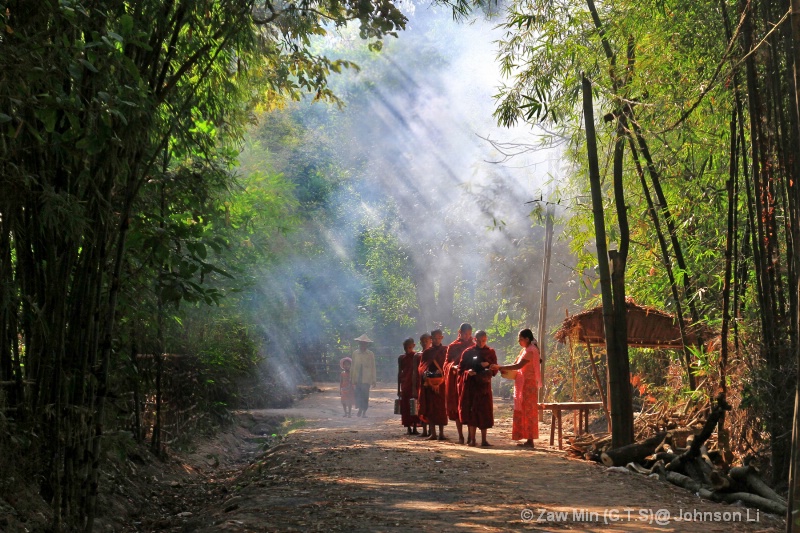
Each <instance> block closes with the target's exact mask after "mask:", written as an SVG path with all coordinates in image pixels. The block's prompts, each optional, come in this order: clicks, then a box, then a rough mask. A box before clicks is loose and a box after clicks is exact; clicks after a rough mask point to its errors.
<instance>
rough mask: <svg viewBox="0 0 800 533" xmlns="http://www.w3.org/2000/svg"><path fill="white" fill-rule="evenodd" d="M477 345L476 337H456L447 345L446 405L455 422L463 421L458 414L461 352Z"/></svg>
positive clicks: (450, 417)
mask: <svg viewBox="0 0 800 533" xmlns="http://www.w3.org/2000/svg"><path fill="white" fill-rule="evenodd" d="M472 346H475V339H473V338H472V337H470V338H469V340H463V339H460V338H459V339H456V340H454V341H453V342H451V343H450V345H449V346H448V347H447V355H446V357H445V358H446V362H445V364H444V375H445V376H447V379H446V380H445V387H444V393H445V398H446V399H445V406H446V407H447V418H449V419H450V420H453V421H455V422H461V418H460V417H459V415H458V396H459V394H458V392H459V389H460V388H461V381H460V378H461V374H459V372H458V363H459V361H461V354H463V353H464V351H465V350H466V349H467V348H470V347H472Z"/></svg>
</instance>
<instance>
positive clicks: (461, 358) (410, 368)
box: [398, 323, 540, 447]
mask: <svg viewBox="0 0 800 533" xmlns="http://www.w3.org/2000/svg"><path fill="white" fill-rule="evenodd" d="M519 338H520V345H521V346H522V348H523V350H522V352H520V356H519V357H518V358H517V361H515V363H514V364H512V365H506V366H500V365H498V363H497V354H496V353H495V351H494V349H492V348H491V347H489V346H488V345H487V340H488V336H487V334H486V332H485V331H482V330H481V331H478V332H477V333H476V334H475V336H474V337H473V336H472V326H471V325H470V324H466V323H465V324H461V326H460V327H459V330H458V338H457V339H456V340H455V341H453V342H452V343H450V344H449V345H447V346H445V345H443V344H442V340H443V339H444V334H443V333H442V331H441V330H439V329H436V330H433V331H431V332H430V333H424V334H423V335H422V336H421V337H420V339H419V341H420V344H421V345H422V350H421V351H416V350H415V347H416V343H415V341H414V339H412V338H409V339H406V340H405V341H404V342H403V349H404V353H403V355H401V356H400V358H399V359H398V367H399V369H398V396H399V398H400V415H401V421H402V424H403V426H405V427H406V428H407V431H408V434H410V435H420V433H419V431H418V430H417V428H418V426H421V427H422V433H421V436H422V437H427V438H428V439H430V440H437V439H438V440H446V438H445V435H444V426H446V425H448V423H449V421H452V422H455V425H456V430H457V431H458V442H459V443H460V444H464V443H465V439H464V426H467V437H466V444H467V445H468V446H477V442H476V437H477V432H478V430H479V429H480V432H481V446H491V444H490V443H489V441H488V440H487V439H486V433H487V430H488V429H489V428H491V427H493V426H494V404H493V398H492V378H493V377H494V376H495V375H496V374H497V373H498V371H504V372H511V373H513V374H514V376H515V377H514V379H515V404H514V419H513V429H512V439H514V440H523V439H524V441H525V442H523V443H522V444H521V445H523V446H530V447H533V441H534V439H536V438H538V437H539V427H538V426H539V424H538V406H537V404H536V402H537V399H538V398H537V396H538V387H539V385H540V384H539V363H540V361H539V352H538V347H537V346H536V341H535V339H534V338H533V334H532V333H531V331H530V330H529V329H525V330H522V331H521V332H520V336H519ZM528 363H535V364H528ZM517 389H519V390H517ZM518 400H519V401H518ZM414 402H416V404H417V409H416V413H414V412H413V411H414V410H413V407H412V406H413V403H414ZM437 426H438V433H437Z"/></svg>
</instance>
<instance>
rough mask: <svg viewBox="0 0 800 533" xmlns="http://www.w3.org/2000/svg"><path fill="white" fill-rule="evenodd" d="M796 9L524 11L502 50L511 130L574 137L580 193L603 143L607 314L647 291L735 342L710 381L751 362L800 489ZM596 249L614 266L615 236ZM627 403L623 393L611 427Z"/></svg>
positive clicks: (623, 355) (776, 463)
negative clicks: (522, 126)
mask: <svg viewBox="0 0 800 533" xmlns="http://www.w3.org/2000/svg"><path fill="white" fill-rule="evenodd" d="M794 4H795V5H790V2H789V1H788V0H785V1H768V0H753V1H746V0H742V1H738V2H726V1H724V0H723V1H719V2H718V1H710V2H699V3H697V2H692V3H687V2H681V1H653V2H649V1H648V2H625V1H623V2H613V3H605V2H604V3H599V4H595V2H594V1H593V0H585V1H584V0H576V1H574V2H573V1H568V0H567V1H543V2H538V1H518V2H515V3H513V5H512V7H511V14H510V15H509V17H508V19H507V21H506V23H505V28H506V30H507V33H506V38H505V39H504V41H503V42H502V43H501V63H502V65H503V68H504V69H505V72H506V74H507V75H508V76H509V78H510V80H511V82H510V83H509V84H508V85H507V86H506V87H504V88H503V90H502V92H501V94H500V97H499V98H500V100H499V106H498V111H497V116H498V118H499V120H500V121H501V122H503V123H506V124H512V123H514V122H516V121H518V120H526V121H529V122H532V123H541V122H543V123H546V124H548V125H549V127H550V128H553V129H554V130H556V131H558V132H559V133H561V134H563V135H566V136H567V137H570V138H572V139H573V145H572V150H573V152H572V153H573V161H574V168H573V175H574V176H575V178H574V180H573V181H572V183H571V184H570V185H568V186H566V187H565V189H567V190H572V191H573V195H581V194H585V192H584V191H586V190H587V189H588V186H587V185H588V184H587V182H586V179H585V176H586V175H587V167H586V166H585V165H586V161H587V156H586V148H585V147H584V146H585V143H589V144H590V147H589V148H590V150H589V155H588V162H589V163H590V164H589V168H588V170H589V172H588V174H589V175H590V176H593V177H594V180H595V181H596V183H597V184H598V186H601V187H602V191H600V190H598V193H600V196H597V197H595V200H596V201H595V203H594V207H595V209H597V203H598V202H601V206H600V207H601V211H600V216H601V219H600V221H599V223H600V227H601V228H602V227H605V228H608V231H609V235H608V240H609V241H610V242H611V243H616V247H617V257H616V259H614V258H612V257H611V256H610V255H609V260H611V262H612V264H613V266H614V268H613V271H612V273H610V274H606V277H607V278H609V280H608V281H609V282H610V283H609V284H610V286H612V287H613V298H614V300H613V302H608V303H607V302H606V296H605V294H604V302H603V303H604V307H608V308H609V310H610V312H609V314H612V315H613V314H614V310H615V309H619V307H620V306H619V304H620V302H624V297H625V296H626V295H627V296H630V295H633V296H634V297H635V298H636V299H637V300H638V301H646V302H651V303H653V304H654V305H658V306H666V307H668V308H670V309H671V310H673V311H674V312H675V313H676V315H677V316H678V318H679V320H680V325H681V332H682V335H683V337H684V340H686V338H687V337H686V332H687V330H688V329H689V328H691V327H695V326H697V325H698V324H707V325H711V326H713V328H714V329H715V330H716V331H718V332H721V337H720V340H719V343H718V344H717V348H716V350H715V352H716V353H718V355H714V356H713V357H714V358H715V359H714V365H715V370H714V372H715V373H716V376H715V377H714V379H713V380H712V382H713V384H712V386H711V387H710V388H711V389H712V390H715V392H716V391H717V390H718V391H721V392H723V393H724V392H726V390H727V388H728V387H729V386H730V377H729V375H728V371H729V367H730V364H731V362H732V361H737V362H742V361H747V363H748V372H747V379H748V380H749V385H748V386H750V387H751V388H750V389H749V391H748V394H749V395H750V396H749V397H750V399H751V400H754V402H755V403H756V404H758V405H759V417H760V420H761V422H762V423H763V429H764V430H765V432H766V433H767V434H768V435H769V449H770V451H771V467H772V472H773V481H774V482H776V483H778V484H782V483H785V482H786V480H787V479H788V477H789V470H790V462H791V461H792V454H793V453H794V454H795V456H794V465H795V466H794V469H795V470H794V475H793V476H792V481H793V483H792V485H793V489H794V491H795V492H796V490H797V481H796V480H797V473H798V472H797V471H796V468H797V466H796V465H797V455H796V453H797V434H796V432H797V424H796V422H795V423H794V432H795V433H794V442H795V444H794V445H792V431H793V429H792V428H793V412H795V411H796V408H795V397H796V389H797V376H798V265H800V262H798V259H800V255H799V254H798V252H800V250H798V246H797V242H798V241H797V239H798V237H800V211H798V208H800V189H799V188H798V179H799V178H800V166H799V165H798V162H797V155H798V153H800V150H799V149H800V144H798V143H799V142H800V137H799V136H798V105H797V94H798V92H797V87H798V86H797V75H798V68H797V67H798V61H800V6H798V5H796V2H794ZM581 80H583V82H584V86H586V84H588V87H589V88H590V93H589V94H588V98H589V108H588V111H592V110H593V109H594V110H595V112H596V113H597V116H598V117H602V121H598V125H597V130H598V131H597V135H598V142H597V144H598V147H597V150H596V151H594V150H592V147H591V143H593V140H592V139H587V138H586V136H587V135H589V133H588V132H589V130H590V129H594V128H589V124H587V125H586V131H587V133H586V134H584V133H583V132H582V120H584V119H585V120H591V119H590V115H589V113H588V112H585V111H587V108H586V107H585V105H586V98H582V94H584V93H585V91H584V92H582V91H581V86H582V81H581ZM581 102H583V107H581V105H582V104H581ZM582 109H583V111H584V112H585V113H584V114H583V116H582V113H581V110H582ZM600 110H602V111H600ZM590 141H591V142H590ZM598 152H599V154H598ZM593 158H596V159H597V160H596V161H595V163H594V168H592V164H591V162H592V159H593ZM601 180H603V183H600V182H601ZM603 203H604V204H605V208H606V209H605V214H604V215H603V211H602V207H603V205H602V204H603ZM577 204H578V209H579V210H580V205H581V201H580V200H578V202H577ZM583 212H584V213H585V215H584V216H583V217H581V216H577V217H575V219H574V223H573V227H572V232H573V236H574V235H584V238H583V239H576V241H575V246H574V249H575V250H576V252H577V253H579V254H580V253H583V254H584V265H585V266H586V267H591V266H592V265H594V264H596V261H597V255H596V256H595V257H594V258H592V254H593V253H594V252H595V248H594V245H592V240H593V239H594V238H595V237H597V238H598V239H604V240H605V237H604V236H602V234H601V233H595V232H594V231H593V230H591V229H590V228H592V227H598V226H597V220H596V221H595V225H594V226H592V225H591V222H590V220H591V218H589V213H590V211H589V209H588V206H587V207H586V208H584V209H583ZM595 216H597V212H596V211H595ZM603 217H604V219H605V220H603ZM597 244H598V246H597V248H596V250H597V254H598V255H599V257H600V259H599V262H600V263H601V265H602V264H603V263H604V262H605V261H604V259H603V257H605V252H604V251H603V250H601V248H605V243H597ZM600 244H603V245H604V246H603V247H601V246H600ZM612 247H613V246H612ZM581 250H584V251H583V252H581ZM590 252H591V253H590ZM615 274H616V276H618V277H619V276H622V277H623V280H616V281H615V280H614V279H613V278H614V276H615ZM600 276H601V278H602V277H603V272H602V269H601V271H600ZM602 283H603V280H602V279H601V284H602ZM609 291H611V287H609ZM609 297H610V292H609ZM622 307H624V305H623V306H622ZM614 316H615V317H616V319H617V323H616V326H614V322H613V320H612V321H607V322H606V331H607V335H608V332H609V325H611V326H614V327H616V328H617V330H618V331H622V332H624V331H625V328H624V325H623V326H622V327H621V328H620V322H619V319H620V318H624V311H623V313H622V317H620V314H619V313H617V314H616V315H614ZM622 324H624V322H623V323H622ZM684 344H685V345H686V344H687V343H684ZM689 346H690V343H689ZM615 353H616V357H613V356H614V355H615ZM627 357H628V356H627V348H626V347H625V346H624V345H620V344H619V343H617V345H616V347H614V346H613V340H610V341H609V359H613V358H617V359H619V360H621V361H623V362H624V363H625V366H626V367H627ZM707 357H708V354H707V352H706V351H705V349H704V348H703V347H702V346H694V347H691V346H690V347H689V348H687V349H686V350H685V353H684V354H683V357H682V361H683V366H684V370H685V372H686V379H685V385H686V386H688V388H689V389H692V390H693V389H695V388H696V387H698V386H699V383H697V382H696V378H695V374H697V368H698V367H699V366H701V365H702V364H703V363H702V362H701V361H709V359H707ZM609 364H610V365H611V364H612V363H611V362H610V363H609ZM625 371H626V368H623V369H622V372H625ZM612 379H613V378H612ZM619 379H622V380H624V379H625V375H624V374H621V375H620V377H619ZM623 382H624V381H623ZM706 385H708V383H706ZM622 403H623V404H624V403H625V401H624V400H623V402H622ZM750 405H753V404H750ZM614 407H615V403H614V400H613V398H612V419H614V418H615V414H614V412H613V411H614ZM616 409H617V416H618V417H619V420H620V424H619V427H620V428H621V429H619V430H618V431H619V432H621V433H622V434H621V435H618V436H617V437H618V438H619V439H620V442H624V441H626V440H628V439H629V438H630V435H629V434H625V428H626V427H628V424H629V423H630V413H629V411H628V412H625V411H622V412H621V411H620V409H621V407H620V404H619V403H617V404H616ZM616 423H617V421H616V420H615V424H616ZM723 427H724V422H723V423H722V424H721V425H720V429H721V430H722V433H721V434H722V435H727V434H728V433H727V432H728V431H729V429H728V428H725V429H723ZM796 499H797V498H796V496H795V500H796ZM795 505H796V503H795Z"/></svg>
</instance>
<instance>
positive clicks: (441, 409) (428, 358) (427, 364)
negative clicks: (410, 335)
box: [418, 345, 447, 426]
mask: <svg viewBox="0 0 800 533" xmlns="http://www.w3.org/2000/svg"><path fill="white" fill-rule="evenodd" d="M446 353H447V348H446V347H445V346H442V345H439V346H431V347H430V348H428V349H427V350H425V351H424V352H422V356H421V357H420V361H419V367H418V368H419V377H420V380H422V379H423V378H424V375H425V372H427V371H430V372H436V371H438V370H439V369H443V367H444V363H445V355H446ZM436 363H438V366H437V365H436ZM444 393H445V389H444V385H440V386H439V387H438V388H433V387H428V386H426V385H423V386H422V388H421V389H420V391H419V408H418V411H419V418H420V420H422V421H423V422H425V423H427V424H436V425H443V426H446V425H447V407H446V406H445V396H444Z"/></svg>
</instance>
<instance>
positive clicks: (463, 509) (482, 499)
mask: <svg viewBox="0 0 800 533" xmlns="http://www.w3.org/2000/svg"><path fill="white" fill-rule="evenodd" d="M320 387H321V389H322V392H320V393H317V394H312V395H310V396H308V397H306V398H305V399H303V400H302V401H300V402H298V404H296V406H295V407H293V408H291V409H283V410H268V411H251V412H248V413H246V414H245V415H244V416H246V417H252V423H253V424H254V427H257V426H258V424H259V423H261V422H263V421H265V420H270V419H274V417H276V416H280V417H293V418H298V419H303V420H304V423H303V424H302V426H301V427H299V428H298V429H296V430H294V431H292V432H291V433H290V434H289V435H288V436H286V438H285V439H284V440H283V443H282V444H280V445H278V446H276V447H275V448H273V449H272V450H271V451H268V452H267V453H266V455H264V456H262V457H260V458H258V459H256V460H255V461H254V462H252V464H250V465H249V466H247V467H246V468H245V469H244V471H242V470H241V469H233V470H230V471H228V473H229V476H228V478H227V479H224V478H225V476H219V475H218V477H217V478H216V479H215V480H209V479H207V480H206V482H204V483H206V486H205V488H203V489H200V492H201V493H202V492H203V491H205V493H206V494H208V495H209V496H208V498H207V499H206V500H205V503H204V504H202V505H200V506H199V507H198V508H196V509H193V511H192V512H191V513H189V514H188V515H186V516H185V518H178V519H177V520H178V521H181V520H182V525H180V527H176V526H178V525H179V524H177V523H175V522H174V521H173V522H172V524H171V526H172V527H170V528H169V529H173V530H183V531H201V532H209V533H210V532H221V531H253V532H255V531H258V532H261V531H348V532H358V531H408V530H412V529H419V530H420V531H459V530H470V531H472V530H478V531H490V532H493V531H516V530H530V531H562V530H582V531H597V530H604V531H698V530H700V529H702V531H706V532H727V531H748V532H755V531H780V530H782V528H783V521H782V520H781V519H779V518H776V517H772V516H770V515H767V514H765V513H763V512H758V511H756V510H754V509H750V510H748V509H747V508H744V507H738V506H730V505H722V504H716V503H712V502H708V501H704V500H701V499H700V498H698V497H697V496H694V495H693V494H691V493H689V492H687V491H685V490H683V489H679V488H677V487H673V486H671V485H669V484H665V483H661V482H659V481H658V480H655V479H648V478H646V477H644V476H641V475H633V474H626V473H621V472H610V471H608V470H607V469H605V468H604V467H601V466H599V465H596V464H592V463H588V462H584V461H577V460H569V459H566V458H565V457H564V454H563V453H562V452H559V451H558V450H557V449H552V448H550V447H549V446H548V440H549V426H548V425H546V424H542V426H541V435H542V438H541V439H540V440H539V441H537V443H536V450H529V449H524V448H518V447H517V446H515V443H514V442H513V441H511V440H510V439H509V436H510V431H511V428H510V419H509V405H508V403H506V402H503V401H499V402H497V404H496V405H495V415H496V418H497V425H496V426H495V428H493V429H491V430H490V432H489V440H490V442H492V443H493V444H495V446H494V447H492V448H468V447H465V446H463V445H459V444H457V443H456V442H454V441H455V440H456V439H455V436H456V431H455V427H454V426H453V425H450V426H448V427H446V428H445V434H446V435H447V437H449V438H450V439H451V440H449V441H446V442H432V441H426V440H422V439H420V438H419V437H416V436H407V435H405V430H404V428H402V427H401V426H400V422H399V417H397V416H395V415H394V414H392V401H393V398H394V396H395V394H394V389H393V388H390V387H386V386H383V387H382V386H380V385H379V387H378V390H376V391H373V394H372V399H371V402H370V409H369V411H368V413H367V414H368V418H366V419H360V418H355V417H354V418H343V417H342V412H341V406H340V404H339V398H338V389H337V388H336V386H335V385H334V384H322V385H320ZM237 453H238V454H240V455H241V453H242V451H241V450H238V451H237ZM251 453H252V452H251ZM242 458H243V459H246V458H247V456H246V454H245V455H242ZM210 471H211V470H209V472H210ZM198 481H199V480H198ZM212 485H213V486H212ZM698 513H709V514H706V515H702V514H698ZM713 513H718V514H716V515H715V514H713ZM184 514H185V513H184ZM698 522H702V523H698Z"/></svg>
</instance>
